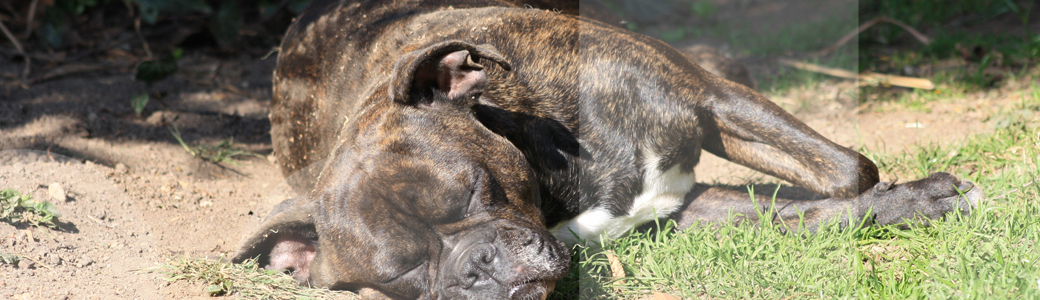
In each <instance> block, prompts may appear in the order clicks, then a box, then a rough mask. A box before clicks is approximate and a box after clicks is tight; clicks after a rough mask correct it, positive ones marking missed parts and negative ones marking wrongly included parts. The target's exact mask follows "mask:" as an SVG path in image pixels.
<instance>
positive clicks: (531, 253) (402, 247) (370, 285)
mask: <svg viewBox="0 0 1040 300" xmlns="http://www.w3.org/2000/svg"><path fill="white" fill-rule="evenodd" d="M481 61H490V62H492V63H495V64H498V65H499V66H500V67H501V68H503V69H505V70H509V65H508V64H507V63H506V61H505V59H504V58H503V57H502V56H501V55H500V54H499V53H498V52H497V51H496V50H495V49H494V48H492V47H490V46H477V45H472V44H469V43H465V42H459V41H448V42H442V43H437V44H434V45H431V46H429V47H426V48H423V49H420V50H416V51H413V52H409V53H407V54H404V55H402V56H401V57H400V58H399V59H398V60H397V62H396V64H395V65H394V68H393V71H392V73H391V75H390V78H389V81H388V83H387V85H386V88H385V89H380V90H378V91H376V92H374V93H373V94H372V96H371V97H376V98H377V101H376V102H375V103H380V102H379V101H381V103H380V104H377V105H372V106H370V107H369V108H366V109H368V111H367V112H366V113H365V114H363V115H362V116H361V118H360V119H359V120H356V121H354V122H355V124H354V125H353V127H348V129H346V130H347V131H349V132H352V133H351V134H352V136H348V137H346V138H345V140H347V141H350V142H345V143H344V144H343V145H340V147H339V148H338V149H337V150H336V151H335V152H334V154H333V155H332V156H331V157H330V158H329V160H328V162H327V163H326V165H325V166H324V167H323V168H322V172H321V175H320V177H319V179H318V181H317V183H316V184H315V188H314V189H313V190H312V191H311V192H310V193H309V194H307V195H304V196H300V197H297V198H293V199H290V200H286V201H285V202H283V203H281V204H279V205H278V206H277V207H275V208H274V210H273V211H272V212H271V214H270V215H268V217H267V218H266V220H265V221H264V223H263V224H262V225H261V228H260V230H259V231H257V232H256V233H255V234H254V235H253V236H251V237H249V238H248V239H247V240H246V242H245V244H244V245H243V246H242V248H241V249H240V250H239V252H238V253H237V254H236V256H235V258H234V260H235V261H236V262H240V261H243V260H245V259H248V258H254V257H258V258H259V263H260V264H261V265H264V266H267V267H268V268H271V269H289V270H291V271H292V272H293V275H294V277H295V278H296V279H297V280H298V281H300V282H303V283H308V284H311V285H315V286H321V287H329V288H339V289H349V290H356V291H358V290H361V291H365V292H368V293H375V294H378V295H382V296H387V297H389V298H395V299H543V298H544V297H545V296H546V295H547V294H548V293H549V292H550V291H551V290H552V289H553V287H554V285H555V281H556V280H557V279H560V278H562V277H563V275H564V274H565V273H566V271H567V267H568V265H569V259H570V256H569V254H568V251H567V248H566V247H565V245H564V244H563V243H561V242H559V241H558V240H556V239H555V238H554V237H553V236H552V235H551V234H550V233H549V232H548V231H547V230H546V228H545V224H544V220H543V218H542V215H541V212H540V211H539V205H540V203H539V201H540V200H539V198H538V195H539V192H538V186H537V184H536V182H535V180H534V178H533V176H534V174H533V172H532V170H531V168H530V167H529V166H528V164H527V162H526V160H525V159H524V157H523V155H522V154H521V153H520V151H519V150H518V149H516V148H515V147H514V146H513V145H512V144H511V143H510V142H509V141H508V140H506V139H504V138H502V137H500V136H498V135H495V134H494V133H492V132H491V131H489V130H488V129H487V128H485V127H484V126H482V125H481V123H480V122H478V121H477V120H476V119H475V118H474V116H473V106H474V105H476V103H477V102H478V100H479V98H480V97H481V93H482V92H483V91H484V88H485V86H486V85H487V77H486V74H485V72H484V69H485V66H484V65H481Z"/></svg>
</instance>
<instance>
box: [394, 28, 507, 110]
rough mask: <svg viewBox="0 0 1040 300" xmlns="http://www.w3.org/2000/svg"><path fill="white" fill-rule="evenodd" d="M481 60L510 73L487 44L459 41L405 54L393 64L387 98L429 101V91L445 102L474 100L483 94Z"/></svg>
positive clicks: (412, 101)
mask: <svg viewBox="0 0 1040 300" xmlns="http://www.w3.org/2000/svg"><path fill="white" fill-rule="evenodd" d="M482 59H487V60H490V61H492V62H494V63H496V64H498V65H499V66H501V67H502V69H505V70H506V71H509V70H511V69H512V68H511V67H510V65H509V63H508V62H506V59H505V57H503V56H502V54H500V53H498V50H496V49H495V47H493V46H491V45H474V44H471V43H467V42H463V41H457V40H452V41H444V42H440V43H436V44H433V45H431V46H429V47H426V48H423V49H420V50H416V51H412V52H408V53H405V54H404V55H402V56H401V58H399V59H398V60H397V63H395V64H394V71H393V73H392V74H391V75H390V86H389V89H390V90H389V93H390V99H391V100H393V101H394V102H397V103H401V104H416V103H418V102H420V100H419V99H423V98H429V96H431V95H429V94H426V93H429V92H431V91H433V90H437V91H440V92H442V93H444V94H445V95H447V97H448V98H449V99H455V98H459V97H468V98H475V97H476V96H479V95H480V93H481V92H483V91H484V88H485V86H486V85H487V75H486V74H485V73H484V65H481V64H480V61H481V60H482Z"/></svg>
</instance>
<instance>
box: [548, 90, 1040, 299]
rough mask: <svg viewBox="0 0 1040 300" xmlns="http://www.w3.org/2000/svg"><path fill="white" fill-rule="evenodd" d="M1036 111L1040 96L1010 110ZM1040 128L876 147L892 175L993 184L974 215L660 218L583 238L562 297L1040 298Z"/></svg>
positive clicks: (1021, 125)
mask: <svg viewBox="0 0 1040 300" xmlns="http://www.w3.org/2000/svg"><path fill="white" fill-rule="evenodd" d="M1033 109H1040V98H1028V99H1027V100H1023V101H1022V103H1021V104H1019V105H1017V106H1016V107H1012V108H1009V109H1008V111H1018V110H1033ZM1037 125H1038V123H1037V122H1018V123H1011V124H1010V125H1007V126H1004V127H1003V128H999V129H997V131H996V132H995V133H993V134H990V135H981V136H973V137H970V138H967V139H966V140H965V141H963V142H961V143H958V144H955V145H949V146H936V145H927V146H923V147H921V148H920V149H918V150H916V151H912V152H908V153H901V154H894V155H888V154H879V153H872V152H868V153H866V154H867V155H868V156H869V157H870V158H871V159H874V160H876V161H877V162H878V166H879V168H880V169H881V170H882V172H884V173H889V174H904V175H905V176H906V177H912V178H919V177H923V176H926V175H928V174H931V173H933V172H937V171H946V172H951V173H953V174H956V175H957V176H960V177H961V178H967V179H969V180H972V181H973V182H975V183H977V184H978V185H979V186H982V187H984V188H985V190H986V194H987V197H986V198H985V199H984V200H983V201H981V202H980V204H979V207H978V209H976V210H975V211H974V212H973V213H972V214H971V215H968V216H959V215H950V216H948V218H947V219H944V220H939V221H935V222H933V223H932V225H931V226H930V227H913V228H911V229H908V230H899V229H895V228H861V229H856V230H845V231H839V230H836V229H835V228H833V227H829V228H825V229H823V230H821V231H820V232H819V233H818V234H816V235H813V236H807V237H801V236H795V235H784V234H782V233H780V230H779V228H778V227H777V226H779V225H773V224H771V223H768V222H767V223H764V224H746V222H745V223H743V224H739V225H719V226H715V227H711V226H701V227H695V228H692V229H689V230H685V231H673V230H670V226H671V224H661V227H663V228H665V230H662V231H651V232H647V233H637V234H633V235H630V236H627V237H624V238H621V239H618V240H614V241H609V242H607V243H605V244H603V245H602V246H601V247H599V246H597V247H576V248H575V249H574V256H573V260H574V263H573V269H574V271H572V274H571V275H570V276H569V277H568V278H567V279H566V280H564V281H563V282H561V283H560V284H559V287H560V289H561V292H560V293H559V294H558V295H554V296H553V299H572V298H576V297H579V296H580V298H582V299H601V298H603V299H608V298H622V299H637V298H642V297H646V296H647V295H649V294H651V293H652V292H654V291H660V292H667V293H671V294H673V295H676V296H680V297H683V298H688V299H699V298H728V299H744V298H756V299H818V298H824V299H834V298H840V299H848V298H851V299H863V298H870V299H875V298H877V299H951V298H956V299H962V298H974V299H1037V298H1040V247H1038V246H1037V245H1038V244H1040V201H1038V199H1040V168H1038V166H1040V130H1038V129H1037V128H1036V126H1037ZM906 177H902V178H906ZM608 250H609V251H613V252H614V253H617V255H618V256H619V257H620V259H621V261H622V264H623V266H624V268H625V273H626V277H625V278H623V279H621V280H613V279H611V278H610V276H609V274H610V273H609V267H608V264H607V262H606V261H607V260H606V256H605V251H608ZM578 291H580V292H578ZM568 292H569V293H570V294H567V293H568ZM575 294H578V295H575Z"/></svg>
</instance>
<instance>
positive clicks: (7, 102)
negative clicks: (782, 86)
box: [0, 4, 1040, 299]
mask: <svg viewBox="0 0 1040 300" xmlns="http://www.w3.org/2000/svg"><path fill="white" fill-rule="evenodd" d="M761 5H767V4H761ZM791 7H796V6H791ZM754 8H755V7H751V8H747V9H748V10H750V11H754V12H756V13H760V14H790V13H791V12H788V11H786V10H785V9H784V7H779V8H777V7H762V8H758V10H753V9H754ZM689 42H695V41H684V43H689ZM113 59H114V60H118V58H113ZM103 60H104V58H102V59H101V61H103ZM274 64H275V59H274V58H273V57H272V58H269V59H266V60H260V59H259V58H255V57H248V56H243V57H214V56H210V55H207V54H204V53H189V54H187V55H186V57H185V58H183V59H182V60H181V62H180V67H181V71H180V72H179V73H178V74H177V75H176V76H174V77H173V78H171V79H167V80H164V81H161V82H158V83H156V84H155V85H154V86H150V87H149V86H146V85H145V84H143V83H140V82H136V81H134V80H133V76H132V74H130V73H129V72H128V68H113V69H109V70H105V71H97V72H91V73H78V74H73V75H70V76H65V77H60V78H57V79H53V80H49V81H45V82H40V83H36V84H33V85H31V86H19V85H17V84H13V83H10V82H8V83H6V84H4V85H2V86H0V188H13V189H16V190H18V191H21V192H23V193H28V194H32V195H33V197H34V199H35V200H40V201H50V202H52V203H54V205H55V206H57V209H58V210H59V211H60V212H61V213H62V214H63V216H62V217H61V219H60V220H61V222H62V225H61V230H51V229H46V228H35V227H26V226H24V225H14V224H10V223H0V253H3V254H15V255H19V256H23V257H24V259H23V260H22V262H21V263H19V264H17V265H11V264H3V263H0V299H170V298H177V299H182V298H194V297H203V296H204V294H203V286H202V284H201V283H183V282H178V283H172V284H171V283H168V282H166V281H164V280H163V277H164V275H163V274H161V273H159V272H155V271H154V267H155V266H156V265H157V264H159V263H162V262H165V261H168V260H170V259H175V258H178V257H182V256H191V257H220V256H222V255H227V254H228V253H229V252H233V251H234V249H235V248H236V247H237V244H238V242H239V241H240V239H241V238H242V237H243V236H244V234H246V233H248V232H249V231H250V230H252V229H253V228H255V226H257V225H258V223H259V221H260V220H261V218H262V217H263V216H265V215H266V214H267V212H268V210H269V209H270V208H271V207H272V206H273V205H274V204H276V203H277V202H278V201H280V200H282V199H284V197H285V195H287V194H289V191H288V188H287V185H286V184H285V183H284V180H283V178H282V177H281V174H280V172H279V171H278V170H277V168H276V167H275V165H274V164H273V163H272V161H271V160H272V159H271V158H270V157H271V156H270V154H271V142H270V136H269V134H268V130H269V123H268V121H267V119H266V117H267V112H268V110H267V105H268V102H269V99H270V89H271V83H270V79H271V78H270V77H271V72H272V69H273V67H274ZM21 66H22V65H21V64H20V61H11V60H4V61H0V70H2V71H5V72H9V71H15V70H20V68H21ZM753 69H754V68H753ZM45 71H46V70H36V71H35V72H45ZM1036 71H1037V70H1036V69H1034V70H1033V71H1032V72H1031V73H1028V74H1031V75H1028V76H1025V77H1023V78H1019V79H1018V80H1017V81H1015V82H1006V83H1002V86H1000V87H998V88H995V89H992V90H989V91H985V92H980V93H975V94H970V95H969V96H968V97H966V98H964V99H949V100H948V101H946V100H944V101H937V102H933V103H931V104H929V105H930V107H929V111H928V112H909V111H904V110H903V109H901V107H899V106H898V105H896V104H884V103H880V104H874V105H871V106H869V107H864V106H860V105H859V104H858V101H857V98H856V90H857V88H856V86H855V83H853V82H850V81H840V80H835V81H829V82H824V83H821V84H819V85H817V86H811V87H805V88H796V89H793V90H790V91H788V92H785V93H783V94H779V95H769V96H770V97H771V98H772V99H773V100H774V101H776V102H777V103H778V104H780V105H781V106H782V107H784V108H785V109H788V110H789V111H791V112H793V113H794V114H795V115H797V116H798V117H799V118H801V119H802V120H805V121H806V123H808V124H809V125H810V126H811V127H813V128H815V129H817V130H818V131H820V132H821V133H822V134H823V135H824V136H826V137H828V138H830V139H832V140H834V141H836V142H838V143H839V144H841V145H846V146H851V147H859V146H865V147H867V148H871V149H882V150H884V151H887V152H898V151H902V150H904V149H911V148H913V147H915V146H916V145H919V144H922V143H929V142H935V143H940V144H951V143H957V142H959V141H961V140H963V139H964V138H965V137H966V136H968V135H971V134H975V133H985V132H987V131H988V130H990V129H989V128H991V127H992V126H990V125H989V124H988V123H987V122H986V120H987V118H988V117H989V116H991V115H992V114H994V113H995V112H997V111H998V110H999V108H1000V107H1002V106H1006V105H1010V104H1012V103H1015V102H1017V101H1018V100H1017V98H1016V97H1017V96H1016V95H1017V94H1016V93H1015V92H1016V91H1017V90H1018V89H1020V88H1021V86H1022V85H1023V84H1025V83H1028V82H1032V81H1035V80H1037V79H1036V77H1040V75H1038V74H1037V72H1036ZM146 91H147V92H152V93H158V94H161V95H162V97H161V102H159V101H151V102H150V103H149V104H148V106H147V107H146V109H145V111H144V113H143V114H142V115H141V116H138V115H136V114H135V113H134V111H133V108H132V107H131V105H130V100H129V99H130V98H131V96H132V95H134V94H138V93H143V92H146ZM888 105H893V106H892V108H887V106H888ZM174 126H176V127H177V128H178V129H179V130H180V132H181V133H182V135H183V137H184V139H185V142H187V143H188V144H189V145H192V146H195V145H200V144H206V145H213V144H216V143H219V142H221V141H227V140H231V139H233V142H234V143H233V145H234V146H235V147H236V148H239V149H243V150H248V151H251V152H255V153H259V154H260V155H261V156H262V157H264V158H256V157H245V158H244V159H242V160H238V161H237V163H236V164H229V163H222V164H214V163H210V162H206V161H203V160H200V159H199V158H196V157H193V156H192V155H191V154H189V153H188V152H187V151H185V149H183V148H182V146H181V145H180V144H179V143H178V142H177V141H176V139H174V137H173V135H172V134H171V133H170V130H169V128H172V127H174ZM704 157H705V158H704V159H703V161H702V163H701V165H700V166H699V167H698V172H699V175H700V181H701V182H708V183H712V182H719V183H729V184H740V183H744V182H748V181H757V182H762V181H769V180H774V179H769V178H767V177H764V175H761V174H758V173H755V172H754V171H751V170H748V169H747V168H743V167H740V166H736V165H733V164H731V163H728V162H725V161H722V160H721V159H718V158H715V157H713V156H711V155H705V156H704ZM883 177H884V176H883ZM883 179H890V178H883ZM52 187H60V189H61V190H64V193H63V195H61V194H55V193H51V192H50V190H51V189H54V188H52ZM52 196H53V197H52Z"/></svg>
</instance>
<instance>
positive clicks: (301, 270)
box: [234, 0, 982, 299]
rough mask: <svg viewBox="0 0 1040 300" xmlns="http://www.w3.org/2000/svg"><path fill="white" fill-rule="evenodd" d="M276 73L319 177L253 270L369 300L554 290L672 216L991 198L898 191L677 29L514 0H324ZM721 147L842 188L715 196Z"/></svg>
mask: <svg viewBox="0 0 1040 300" xmlns="http://www.w3.org/2000/svg"><path fill="white" fill-rule="evenodd" d="M274 80H275V82H274V98H273V99H272V101H271V102H272V108H271V123H272V130H271V135H272V139H273V142H274V149H275V154H276V157H277V160H278V163H279V165H280V166H281V168H282V171H283V172H284V173H285V174H286V175H289V174H293V173H296V172H297V171H300V170H301V169H303V168H305V167H307V166H309V165H312V164H316V163H319V162H320V163H321V165H319V166H318V168H319V169H320V170H321V172H320V174H319V175H317V176H316V177H315V178H313V181H312V182H313V184H312V188H311V189H310V190H309V192H307V193H305V194H303V195H301V196H299V197H297V198H294V199H291V200H287V201H285V202H283V203H282V204H280V205H278V206H277V207H275V209H274V210H273V211H272V212H271V214H270V215H269V216H268V217H267V219H266V220H265V222H264V224H263V225H262V226H261V228H260V229H259V231H257V233H256V234H255V235H253V236H251V237H250V238H248V239H247V240H246V242H245V244H244V246H243V247H242V248H241V250H240V251H239V253H238V254H237V255H236V257H235V258H234V260H235V261H242V260H244V259H246V258H251V257H259V261H260V263H261V264H263V265H265V266H267V267H268V268H272V269H291V270H293V271H294V276H295V277H296V279H297V280H299V281H301V282H304V283H308V284H310V285H314V286H320V287H328V288H334V289H349V290H356V291H361V292H362V294H363V295H364V296H365V297H366V298H373V299H374V298H393V299H542V298H544V297H545V296H546V295H547V294H548V293H549V292H550V291H551V290H552V289H553V287H554V284H555V281H556V280H558V279H560V278H562V277H563V275H564V274H565V273H566V271H567V267H568V262H569V255H568V251H567V246H566V244H565V243H564V242H561V241H566V242H572V243H573V242H575V241H576V240H577V238H586V239H595V238H599V237H602V236H606V237H617V236H620V235H622V234H624V233H625V232H627V231H628V230H630V229H631V228H633V227H635V226H637V225H639V224H642V223H645V222H647V221H649V220H652V219H653V218H654V217H655V216H669V215H671V216H673V217H675V218H677V219H678V220H679V221H680V224H682V225H688V224H690V223H691V222H692V220H708V221H721V220H725V217H726V216H727V215H728V214H730V213H742V214H745V215H750V216H754V215H756V212H760V211H765V212H766V213H767V215H770V216H771V217H773V218H774V220H775V221H776V222H792V221H797V220H798V218H799V215H801V216H802V217H804V219H803V220H804V224H805V226H806V227H805V229H807V230H810V231H811V230H815V228H817V227H818V226H819V225H820V224H821V223H823V222H826V221H829V220H836V221H838V222H839V223H841V224H859V220H866V221H867V222H868V223H872V224H879V225H884V224H894V223H900V222H904V221H905V220H907V219H916V218H919V217H922V216H923V217H927V218H938V217H941V216H942V215H943V214H945V213H947V212H953V211H965V212H966V211H967V210H968V209H969V208H970V207H971V205H972V204H973V203H974V201H976V200H977V199H978V198H979V197H981V193H982V192H981V189H979V188H977V187H975V188H973V185H972V184H971V183H970V182H967V181H961V180H958V179H957V178H955V177H954V176H951V175H949V174H946V173H938V174H934V175H932V176H930V177H928V178H924V179H921V180H918V181H914V182H909V183H906V184H901V185H894V184H890V183H879V182H878V172H877V168H876V167H875V166H874V164H873V163H872V162H871V161H870V160H868V159H867V158H866V157H864V156H862V155H860V154H859V153H856V152H855V151H853V150H851V149H848V148H845V147H842V146H839V145H837V144H835V143H833V142H831V141H829V140H827V139H826V138H824V137H822V136H821V135H820V134H818V133H816V132H815V131H813V130H812V129H810V128H808V127H807V126H806V125H805V124H803V123H801V122H799V121H798V120H796V119H795V118H794V117H792V116H791V115H790V114H788V113H786V112H784V111H783V110H782V109H780V108H779V107H777V106H776V105H774V104H773V103H772V102H770V101H769V100H768V99H766V98H764V97H762V96H761V95H759V94H758V93H756V92H755V91H754V90H752V89H750V88H748V87H745V86H743V85H740V84H737V83H733V82H731V81H728V80H725V79H722V78H719V77H716V76H713V75H711V74H709V73H708V72H706V71H705V70H703V69H701V68H700V67H698V66H697V65H695V64H693V63H691V61H690V60H689V59H688V58H686V57H684V56H683V55H682V54H681V53H679V52H677V51H676V50H675V49H673V48H671V47H669V46H668V45H666V44H664V43H662V42H660V41H658V40H655V39H652V38H649V37H646V36H643V35H640V34H637V33H632V32H628V31H625V30H622V29H620V28H617V27H615V26H612V25H608V24H605V23H602V22H599V21H595V20H588V19H584V18H579V17H576V16H573V15H568V14H561V13H557V12H553V11H547V10H540V9H525V8H519V7H515V6H514V5H513V4H511V3H507V2H499V1H494V0H454V1H450V0H428V1H419V0H413V1H403V0H402V1H315V3H314V4H312V7H311V8H310V9H309V10H308V11H307V12H305V13H304V14H303V15H301V16H300V17H299V19H297V20H296V21H295V23H294V24H293V25H292V26H291V28H290V29H289V32H288V33H287V35H286V37H285V40H284V41H283V43H282V46H281V52H280V53H279V57H278V66H277V69H276V71H275V75H274ZM702 149H703V150H707V151H708V152H711V153H713V154H716V155H718V156H721V157H723V158H726V159H729V160H731V161H734V162H737V163H740V164H743V165H745V166H748V167H751V168H753V169H756V170H759V171H762V172H765V173H768V174H772V175H774V176H777V177H779V178H782V179H784V180H787V181H790V182H793V183H795V184H797V185H799V186H802V187H805V188H807V189H809V190H812V191H814V192H816V193H819V194H822V195H826V196H828V197H831V198H828V199H823V200H790V199H777V200H776V201H775V204H776V206H773V207H772V208H771V207H770V206H768V204H761V203H755V202H753V201H751V200H750V199H749V197H748V195H747V194H746V193H742V192H736V191H731V190H727V189H723V188H717V187H710V186H698V185H696V184H695V182H694V176H693V168H694V166H696V165H697V163H698V160H699V158H700V154H701V150H702ZM961 192H967V197H966V198H962V196H961V195H960V194H959V193H961ZM763 205H766V206H763ZM795 224H797V223H795Z"/></svg>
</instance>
